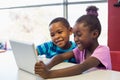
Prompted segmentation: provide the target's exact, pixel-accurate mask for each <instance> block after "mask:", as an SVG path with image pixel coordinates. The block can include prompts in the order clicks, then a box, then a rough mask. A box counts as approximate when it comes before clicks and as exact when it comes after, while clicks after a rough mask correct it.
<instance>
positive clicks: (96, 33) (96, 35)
mask: <svg viewBox="0 0 120 80" xmlns="http://www.w3.org/2000/svg"><path fill="white" fill-rule="evenodd" d="M98 35H99V31H98V30H94V31H93V33H92V36H93V38H97V37H98Z"/></svg>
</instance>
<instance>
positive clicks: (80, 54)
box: [73, 45, 111, 69]
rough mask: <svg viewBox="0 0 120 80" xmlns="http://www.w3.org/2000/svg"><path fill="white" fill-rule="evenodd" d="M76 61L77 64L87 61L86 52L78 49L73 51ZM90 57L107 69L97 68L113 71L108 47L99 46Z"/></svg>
mask: <svg viewBox="0 0 120 80" xmlns="http://www.w3.org/2000/svg"><path fill="white" fill-rule="evenodd" d="M73 53H74V56H75V59H76V62H77V63H81V62H83V61H84V60H85V50H83V51H80V50H79V49H78V48H75V49H74V50H73ZM90 57H95V58H97V59H98V60H99V61H100V62H101V63H102V64H103V65H104V66H105V67H99V66H98V67H97V68H99V69H100V68H105V69H111V57H110V50H109V48H108V47H107V46H102V45H99V46H98V47H97V48H96V49H95V50H94V52H93V53H92V55H91V56H90Z"/></svg>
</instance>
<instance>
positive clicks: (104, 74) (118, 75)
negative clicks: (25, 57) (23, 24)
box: [0, 51, 120, 80]
mask: <svg viewBox="0 0 120 80" xmlns="http://www.w3.org/2000/svg"><path fill="white" fill-rule="evenodd" d="M67 66H72V64H70V63H61V64H59V65H57V66H55V67H54V68H53V69H56V68H62V67H67ZM0 80H43V79H42V78H40V77H36V76H35V75H32V74H30V73H27V72H24V71H22V70H18V68H17V65H16V62H15V59H14V56H13V54H12V51H7V52H4V53H0ZM47 80H120V72H117V71H112V70H97V71H92V72H88V73H85V74H81V75H77V76H71V77H64V78H54V79H47Z"/></svg>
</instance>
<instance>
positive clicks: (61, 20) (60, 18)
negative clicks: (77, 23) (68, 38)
mask: <svg viewBox="0 0 120 80" xmlns="http://www.w3.org/2000/svg"><path fill="white" fill-rule="evenodd" d="M57 22H61V23H62V24H63V25H64V26H65V27H66V28H69V27H70V24H69V22H68V20H67V19H65V18H64V17H57V18H55V19H53V20H52V21H51V22H50V24H49V26H50V25H51V24H53V23H57Z"/></svg>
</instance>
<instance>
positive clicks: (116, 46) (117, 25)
mask: <svg viewBox="0 0 120 80" xmlns="http://www.w3.org/2000/svg"><path fill="white" fill-rule="evenodd" d="M117 2H118V0H108V46H109V47H110V49H111V51H120V7H114V6H113V5H114V4H115V3H117Z"/></svg>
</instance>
